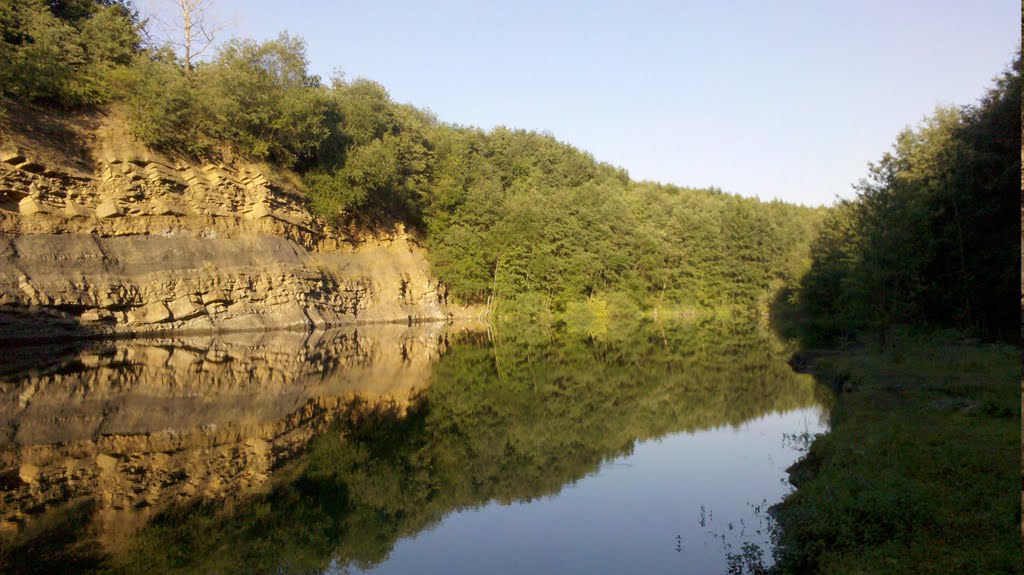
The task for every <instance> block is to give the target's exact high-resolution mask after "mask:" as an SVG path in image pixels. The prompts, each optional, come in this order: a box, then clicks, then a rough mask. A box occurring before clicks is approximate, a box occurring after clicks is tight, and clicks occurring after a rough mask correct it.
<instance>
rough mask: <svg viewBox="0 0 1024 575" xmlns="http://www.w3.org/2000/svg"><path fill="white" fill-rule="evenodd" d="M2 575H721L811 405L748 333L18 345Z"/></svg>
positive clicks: (803, 389) (816, 425)
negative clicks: (57, 573) (50, 574)
mask: <svg viewBox="0 0 1024 575" xmlns="http://www.w3.org/2000/svg"><path fill="white" fill-rule="evenodd" d="M0 381H2V382H3V383H0V424H3V428H4V429H5V430H6V433H5V434H4V436H3V438H2V442H0V571H2V572H5V573H31V572H47V571H48V570H61V571H62V572H82V571H98V572H112V573H138V572H145V573H325V572H326V573H363V572H366V573H726V572H727V570H728V568H729V562H730V558H732V560H733V561H735V557H736V556H737V555H738V554H740V553H741V551H742V550H743V549H744V545H745V544H746V545H747V549H748V550H749V549H752V547H751V545H757V546H759V548H760V549H762V550H763V551H764V552H765V557H764V558H765V560H766V562H768V561H770V539H769V528H770V526H769V519H768V516H767V515H766V513H765V511H766V510H767V507H768V506H769V505H771V504H772V503H775V502H777V501H778V500H779V499H780V498H781V496H782V494H783V493H785V492H786V490H787V489H788V488H787V486H786V484H785V482H784V478H785V472H784V470H785V468H786V467H787V466H788V465H789V464H790V463H792V462H793V461H794V460H795V459H796V458H797V457H798V456H799V448H800V446H801V445H803V441H804V440H803V438H804V437H805V436H806V435H807V434H813V433H817V432H820V431H822V430H823V427H824V425H825V422H824V413H826V411H827V409H826V406H825V405H824V404H825V403H826V402H827V401H828V394H827V393H826V392H824V391H823V390H822V389H821V388H819V387H817V386H816V385H815V383H814V382H813V380H812V379H810V378H809V377H807V376H801V375H797V374H794V373H792V372H791V371H790V370H789V368H788V367H787V366H786V364H785V356H784V354H783V352H782V350H781V348H780V346H779V345H778V343H777V342H776V341H774V340H773V339H772V338H771V337H770V336H769V335H768V334H767V333H765V332H764V331H763V330H762V329H760V328H759V327H757V326H756V324H754V323H749V322H744V321H740V320H714V321H703V322H690V323H685V324H678V325H671V324H665V325H654V324H635V325H629V326H625V325H623V326H618V327H616V328H615V329H611V330H602V331H601V332H600V333H574V332H572V331H571V330H564V329H563V330H533V331H531V330H511V331H509V330H505V331H503V332H500V333H498V332H491V333H490V334H486V333H463V332H460V333H456V332H453V331H451V330H450V329H449V328H447V327H445V326H442V325H427V324H425V325H416V326H411V327H405V326H375V327H370V326H367V327H360V328H359V329H358V330H355V329H353V330H342V331H337V332H327V333H319V334H300V333H288V332H279V333H268V334H236V335H231V336H218V337H207V338H168V339H152V340H134V341H130V342H128V341H122V342H95V343H90V344H81V345H73V346H65V347H63V348H53V347H36V348H20V349H18V350H16V352H12V353H8V356H7V358H6V361H5V362H4V365H3V371H2V372H0Z"/></svg>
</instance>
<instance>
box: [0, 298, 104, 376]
mask: <svg viewBox="0 0 1024 575" xmlns="http://www.w3.org/2000/svg"><path fill="white" fill-rule="evenodd" d="M95 337H96V334H95V333H92V332H90V331H89V330H87V329H85V328H84V327H83V326H82V325H81V324H80V323H78V322H77V321H75V320H72V319H69V318H67V317H65V316H59V315H54V314H52V313H44V312H37V313H32V312H27V311H11V310H9V309H0V346H3V349H4V353H3V358H2V361H0V378H4V379H6V378H9V377H12V376H18V375H20V374H22V373H25V372H29V371H39V370H42V371H49V370H52V369H54V368H58V367H59V366H61V365H63V364H65V363H67V362H68V361H70V360H71V359H73V358H74V357H76V356H77V355H78V353H79V352H80V351H82V350H83V349H84V348H85V347H86V345H87V342H88V341H89V339H90V338H95Z"/></svg>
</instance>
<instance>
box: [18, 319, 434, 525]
mask: <svg viewBox="0 0 1024 575" xmlns="http://www.w3.org/2000/svg"><path fill="white" fill-rule="evenodd" d="M450 329H451V328H450V327H448V326H446V325H445V324H443V323H439V322H432V323H423V324H416V325H413V326H410V327H407V326H404V325H397V324H389V325H371V326H360V327H353V328H350V329H346V330H333V331H328V332H314V333H311V334H307V333H298V332H289V331H275V332H266V333H236V334H222V335H217V336H208V337H174V338H170V337H167V338H146V339H142V340H118V341H113V342H96V343H89V344H86V345H84V346H80V347H78V348H76V349H71V350H63V351H62V352H61V353H57V354H55V356H54V357H53V358H52V359H51V360H50V361H43V362H41V361H39V360H38V358H39V357H42V356H44V355H46V354H45V353H44V352H45V351H46V350H45V348H39V347H28V348H22V349H21V353H23V354H27V355H29V356H33V357H35V358H37V359H36V361H35V362H32V361H31V360H30V361H27V362H25V363H26V365H33V364H34V367H33V368H31V369H28V370H25V369H19V370H15V371H14V372H13V373H8V374H7V375H4V376H0V429H2V430H4V433H3V435H0V484H2V488H0V539H2V537H11V536H16V535H17V534H18V533H20V532H22V531H24V530H25V529H31V528H32V527H33V525H34V524H38V523H40V522H42V523H46V522H47V521H48V520H47V519H46V518H47V517H49V518H50V519H49V521H52V520H53V518H54V517H60V516H61V515H62V513H64V510H65V509H66V507H67V506H68V505H72V504H74V503H76V502H78V503H81V502H88V503H89V504H90V505H92V506H93V509H94V512H93V519H92V521H91V528H92V529H93V530H94V531H95V533H94V535H95V536H96V537H98V539H99V540H100V541H101V542H102V543H104V544H105V545H117V544H118V542H119V541H121V540H123V538H124V537H128V536H130V535H131V532H132V531H134V530H135V529H136V528H137V527H139V526H141V525H143V524H144V523H145V522H146V521H147V520H148V519H149V518H150V517H151V516H152V515H153V514H154V513H157V512H159V511H160V510H162V509H164V508H166V507H167V506H168V505H171V504H182V503H187V502H189V501H192V500H199V499H208V498H215V499H222V498H232V497H237V496H242V495H245V494H248V493H252V492H253V491H255V490H259V489H261V488H263V487H264V486H265V485H266V484H267V483H268V481H269V480H270V477H271V472H272V470H274V469H276V468H278V467H280V466H281V465H282V464H284V463H285V462H286V461H288V460H289V458H290V457H292V456H293V455H294V454H296V453H297V452H299V451H301V450H302V449H304V448H305V447H306V445H307V443H308V442H309V441H310V439H311V438H312V437H313V436H314V435H315V434H316V433H318V432H322V431H323V430H324V429H326V427H327V426H328V425H329V424H330V423H331V422H332V421H334V420H336V419H337V418H341V417H349V418H351V417H362V416H365V415H367V414H369V413H375V414H377V415H378V416H380V415H384V416H391V417H401V416H402V415H403V414H404V412H405V410H406V408H407V407H408V406H409V404H410V401H414V400H415V397H416V396H417V393H418V392H419V391H420V390H423V389H424V388H425V387H426V386H427V384H428V383H429V377H430V372H431V368H432V366H433V364H434V363H435V362H436V361H437V359H438V358H439V357H440V355H441V354H443V353H444V351H445V350H446V348H447V345H448V333H449V330H450ZM15 359H17V358H15ZM4 534H6V535H4Z"/></svg>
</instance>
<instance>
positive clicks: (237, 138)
mask: <svg viewBox="0 0 1024 575" xmlns="http://www.w3.org/2000/svg"><path fill="white" fill-rule="evenodd" d="M70 5H71V4H70V3H62V2H50V3H46V2H43V1H42V0H14V2H13V3H10V4H8V5H7V6H8V8H5V9H3V10H4V11H2V12H0V24H2V25H3V27H4V28H3V30H4V34H3V42H0V50H2V52H0V77H2V78H3V79H5V82H4V83H3V85H4V86H6V87H7V88H6V89H5V93H4V95H5V96H7V97H9V98H14V99H17V100H20V101H23V102H41V103H47V104H50V103H54V102H56V103H60V104H63V105H66V106H76V105H87V104H100V103H110V105H114V106H117V107H119V108H120V109H122V110H124V113H125V114H126V115H127V119H128V123H129V126H130V128H131V130H132V131H133V132H134V134H135V135H136V136H137V137H139V138H140V139H141V140H142V141H143V142H145V143H146V144H148V145H150V146H151V147H153V148H155V149H159V150H162V151H164V152H167V153H171V154H185V155H190V156H207V157H209V156H216V155H217V154H227V153H231V154H234V155H236V156H238V155H240V156H242V157H247V158H252V159H258V160H266V161H270V162H273V163H275V164H277V165H280V166H283V167H286V168H290V169H294V170H296V171H297V172H298V173H299V174H300V175H301V176H302V177H303V179H304V181H305V182H306V184H307V187H308V189H309V194H308V199H309V203H310V208H311V209H312V210H313V211H314V212H315V213H317V214H319V215H320V216H322V217H323V218H324V219H325V220H327V221H329V222H331V223H333V224H335V225H337V226H339V227H340V228H348V227H349V226H356V227H372V226H377V225H389V224H391V223H394V222H398V221H400V222H404V223H405V224H406V225H407V227H410V228H411V229H413V230H414V231H416V232H418V233H419V234H420V235H421V237H423V239H424V242H425V243H426V244H427V246H428V248H429V250H428V253H429V257H430V259H431V262H432V264H433V270H434V272H435V274H436V275H437V276H438V278H439V279H441V280H442V281H443V282H444V283H445V285H447V286H448V289H449V290H450V294H451V295H452V296H454V297H455V298H458V299H460V300H462V301H466V302H476V303H483V302H488V301H490V302H492V303H493V302H497V303H498V304H499V305H500V306H504V307H505V308H507V309H512V310H517V313H518V312H523V313H530V314H535V315H536V314H546V315H559V314H562V313H564V312H565V311H566V306H568V305H569V304H570V303H573V302H581V301H584V300H589V299H593V298H598V299H599V300H600V301H601V302H604V303H605V304H611V309H610V311H609V312H610V313H613V314H622V313H623V311H624V310H635V309H659V310H671V309H676V310H678V309H690V308H693V307H712V306H722V305H726V304H732V303H743V304H751V303H756V302H758V301H759V300H762V299H764V296H765V294H766V293H767V291H768V290H769V289H773V288H777V287H778V286H780V285H781V284H783V283H785V282H791V281H793V280H795V278H797V277H798V276H799V274H800V273H801V272H802V271H803V270H804V269H805V268H806V266H807V265H808V263H807V245H808V243H809V242H810V238H811V237H812V235H813V232H814V228H815V225H816V222H817V221H818V220H820V218H821V216H822V215H823V210H814V209H809V208H803V207H798V206H793V205H789V204H784V203H781V202H760V201H758V200H755V199H748V198H740V197H738V196H733V195H729V194H723V193H721V192H720V191H718V190H715V189H708V190H703V189H690V188H680V187H676V186H667V185H659V184H653V183H646V182H644V183H637V182H633V181H631V180H630V179H629V177H628V175H627V174H626V173H625V172H624V171H623V170H621V169H618V168H615V167H612V166H610V165H607V164H603V163H600V162H597V161H596V160H594V158H592V157H591V156H590V155H589V154H587V153H585V152H582V151H580V150H578V149H576V148H574V147H572V146H569V145H567V144H564V143H561V142H559V141H557V140H556V139H555V138H553V137H552V136H550V135H546V134H538V133H535V132H526V131H520V130H509V129H506V128H496V129H494V130H491V131H490V132H484V131H481V130H479V129H475V128H469V127H462V126H455V125H451V124H445V123H443V122H441V121H439V120H438V119H437V118H435V117H434V116H433V115H431V114H430V113H428V112H425V111H422V110H419V109H416V108H414V107H412V106H408V105H401V104H396V103H394V102H392V101H391V99H390V97H389V95H388V93H387V91H386V90H385V89H384V88H383V87H382V86H380V85H379V84H376V83H374V82H372V81H369V80H364V79H355V80H351V81H349V80H346V79H344V78H343V77H341V76H338V77H336V78H334V79H333V80H332V81H331V82H329V83H324V82H322V81H321V79H320V78H319V77H316V76H314V75H311V74H309V72H308V70H307V62H306V58H305V46H304V44H303V42H302V40H301V39H299V38H296V37H293V36H288V35H287V34H282V35H281V36H279V37H278V38H276V39H273V40H270V41H266V42H255V41H251V40H239V39H232V40H229V41H227V42H226V43H224V44H223V45H222V46H221V47H220V48H219V50H218V51H217V52H216V53H215V54H213V56H212V57H211V58H210V59H209V60H208V61H199V62H193V65H192V66H191V67H186V66H185V63H184V61H183V60H182V59H181V58H180V57H178V56H177V55H176V54H175V53H174V52H173V51H172V50H171V49H170V48H169V47H159V46H151V47H144V46H142V45H141V43H140V41H139V38H140V32H141V27H142V25H141V24H140V23H139V22H138V19H137V18H136V17H135V16H134V13H133V12H132V11H131V10H128V9H126V8H125V7H124V6H123V5H122V4H116V3H115V4H111V3H110V1H109V0H105V1H95V0H94V1H89V0H78V1H77V2H76V3H74V6H76V7H77V8H76V9H75V10H70V9H65V8H66V6H70ZM115 20H116V22H114V21H115ZM38 22H44V23H45V24H46V25H45V26H43V25H42V24H38ZM111 22H114V23H116V25H111ZM40 26H42V27H40ZM100 27H102V30H103V32H104V34H105V35H104V36H97V33H96V30H98V29H100ZM44 29H45V30H51V29H53V30H62V31H63V32H61V33H66V34H72V35H75V36H74V37H75V38H78V40H75V42H77V43H78V44H81V46H82V48H81V51H82V53H83V54H87V55H88V58H85V59H84V60H82V63H81V65H78V64H77V63H76V62H78V60H75V59H74V57H73V55H70V54H69V53H66V50H71V49H72V48H71V47H73V46H76V45H78V44H75V42H70V43H69V42H67V41H60V42H57V40H55V39H54V38H55V37H54V36H53V35H54V34H56V32H53V33H51V32H45V33H44V32H43V31H41V30H44ZM79 30H80V31H79ZM58 45H59V46H61V47H62V49H66V50H65V51H64V52H62V51H60V50H56V48H53V46H58ZM94 45H95V46H102V47H104V48H103V49H102V50H100V49H96V48H94V47H93V46H94ZM51 48H53V49H51ZM115 48H116V49H115ZM76 49H77V48H76ZM25 66H36V68H33V69H37V72H36V73H33V74H27V73H26V72H25V71H26V70H27V68H25ZM58 69H59V70H62V72H61V73H60V74H58V73H57V72H56V71H55V70H58ZM65 72H66V73H67V74H71V76H69V77H68V78H65V77H64V76H62V75H61V74H65ZM35 81H39V82H44V83H45V84H46V86H45V88H44V87H37V86H35V84H33V82H35ZM86 85H87V86H90V87H91V88H89V90H85V88H83V87H82V86H86ZM90 90H91V91H90ZM86 92H88V94H89V95H88V97H85V96H82V94H84V93H86Z"/></svg>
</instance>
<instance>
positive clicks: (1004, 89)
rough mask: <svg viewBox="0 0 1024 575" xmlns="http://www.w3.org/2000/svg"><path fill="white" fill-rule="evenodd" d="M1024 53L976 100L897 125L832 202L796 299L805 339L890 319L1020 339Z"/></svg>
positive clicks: (880, 333) (882, 326)
mask: <svg viewBox="0 0 1024 575" xmlns="http://www.w3.org/2000/svg"><path fill="white" fill-rule="evenodd" d="M1020 161H1021V58H1020V55H1018V56H1017V58H1016V61H1015V62H1014V63H1013V64H1012V66H1011V67H1010V68H1009V69H1008V70H1006V71H1005V72H1004V73H1003V74H1002V75H1001V76H1000V77H999V78H997V79H996V80H995V83H994V86H992V87H991V88H990V89H989V90H988V92H987V93H986V94H985V95H984V97H982V98H981V100H980V101H979V102H977V103H976V104H974V105H969V106H962V107H944V108H939V109H937V110H936V111H935V113H934V114H933V115H931V116H929V117H928V118H926V119H925V120H924V121H923V122H922V123H921V124H920V125H919V126H917V127H916V128H912V129H910V128H908V129H907V130H904V131H903V132H902V133H900V135H899V136H898V137H897V138H896V143H895V144H894V145H893V150H892V151H891V152H889V153H886V154H885V155H884V156H883V157H882V159H881V160H880V161H878V162H877V163H874V164H872V165H871V167H870V174H869V175H868V177H867V178H865V179H863V180H862V181H861V182H860V183H859V184H858V185H857V186H856V188H857V191H858V193H857V196H856V197H855V198H854V199H853V200H850V201H844V202H841V203H840V204H839V205H838V206H837V207H835V208H834V209H832V210H830V212H829V215H828V216H827V218H826V220H825V222H824V224H823V225H822V226H821V233H820V235H819V236H818V237H817V239H816V240H815V241H814V243H813V246H812V257H813V262H812V265H811V268H810V272H809V273H808V274H807V276H806V277H805V278H804V279H803V281H802V285H801V288H800V295H799V303H800V306H801V308H802V311H804V312H805V313H806V315H807V317H809V318H810V325H809V327H810V329H809V330H808V335H809V336H810V338H811V339H812V340H819V341H820V340H825V341H827V340H833V339H836V338H844V337H850V336H852V335H854V334H856V333H870V334H873V335H874V336H876V337H877V338H878V340H879V341H880V342H881V343H885V341H886V339H887V337H888V336H889V334H890V332H891V330H892V329H893V327H894V326H897V325H904V326H916V327H926V328H952V329H958V330H962V331H965V332H968V333H973V334H975V335H976V336H981V337H987V338H1015V337H1016V336H1017V334H1018V330H1019V324H1018V319H1019V315H1018V314H1019V313H1020V308H1019V302H1018V301H1017V298H1016V296H1015V295H1014V294H1016V293H1018V288H1019V281H1020V277H1021V269H1020V259H1019V258H1018V255H1019V254H1018V249H1019V247H1020V221H1021V220H1020V215H1019V213H1018V210H1019V208H1020V196H1019V195H1018V194H1019V193H1020V190H1021V187H1020V186H1021V175H1022V172H1021V163H1020Z"/></svg>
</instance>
